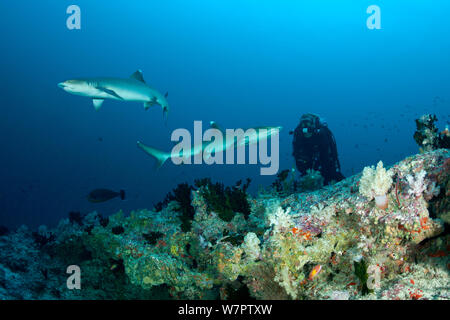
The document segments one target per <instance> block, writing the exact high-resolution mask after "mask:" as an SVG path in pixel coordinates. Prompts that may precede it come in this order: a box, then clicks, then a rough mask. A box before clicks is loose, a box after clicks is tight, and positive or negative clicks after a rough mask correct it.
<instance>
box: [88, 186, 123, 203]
mask: <svg viewBox="0 0 450 320" xmlns="http://www.w3.org/2000/svg"><path fill="white" fill-rule="evenodd" d="M117 197H120V199H122V200H125V191H123V190H120V191H119V192H115V191H112V190H108V189H95V190H93V191H91V192H90V193H89V194H88V196H87V199H88V200H89V201H90V202H94V203H98V202H105V201H108V200H111V199H114V198H117Z"/></svg>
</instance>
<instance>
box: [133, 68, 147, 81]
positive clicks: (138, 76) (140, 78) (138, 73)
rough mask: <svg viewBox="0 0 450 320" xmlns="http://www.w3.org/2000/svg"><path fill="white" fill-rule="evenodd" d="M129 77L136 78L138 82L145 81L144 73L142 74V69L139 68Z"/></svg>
mask: <svg viewBox="0 0 450 320" xmlns="http://www.w3.org/2000/svg"><path fill="white" fill-rule="evenodd" d="M130 78H133V79H136V80H138V81H140V82H143V83H145V80H144V75H143V74H142V70H140V69H139V70H137V71H136V72H135V73H133V74H132V75H131V77H130Z"/></svg>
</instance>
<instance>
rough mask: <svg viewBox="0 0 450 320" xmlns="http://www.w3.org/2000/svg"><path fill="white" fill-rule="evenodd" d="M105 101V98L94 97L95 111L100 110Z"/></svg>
mask: <svg viewBox="0 0 450 320" xmlns="http://www.w3.org/2000/svg"><path fill="white" fill-rule="evenodd" d="M104 101H105V100H104V99H92V103H93V104H94V108H95V111H98V110H99V109H100V108H101V106H102V104H103V102H104Z"/></svg>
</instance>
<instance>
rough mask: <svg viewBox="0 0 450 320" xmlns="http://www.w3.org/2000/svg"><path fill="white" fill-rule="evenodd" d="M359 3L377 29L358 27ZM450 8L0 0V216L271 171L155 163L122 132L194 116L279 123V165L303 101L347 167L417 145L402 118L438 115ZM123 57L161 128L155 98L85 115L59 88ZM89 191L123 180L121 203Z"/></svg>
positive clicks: (84, 207) (53, 216)
mask: <svg viewBox="0 0 450 320" xmlns="http://www.w3.org/2000/svg"><path fill="white" fill-rule="evenodd" d="M71 4H76V5H78V6H79V7H80V8H81V14H82V27H81V30H68V29H67V28H66V19H67V17H68V15H67V14H66V8H67V7H68V6H69V5H71ZM372 4H376V5H378V6H380V8H381V26H382V29H381V30H369V29H368V28H367V27H366V19H367V17H368V16H369V15H368V14H367V13H366V8H367V7H368V6H369V5H372ZM448 12H450V2H449V1H447V0H435V1H412V0H409V1H401V0H397V1H381V0H371V1H363V0H361V1H354V0H346V1H331V0H329V1H324V0H322V1H319V0H314V1H313V0H309V1H300V0H298V1H292V0H291V1H287V0H282V1H280V0H277V1H275V0H272V1H269V0H253V1H250V0H215V1H207V0H202V1H201V0H190V1H186V0H167V1H154V0H151V1H150V0H147V1H144V0H133V1H123V0H115V1H112V2H111V1H100V0H97V1H87V0H74V1H63V0H60V1H54V0H41V1H23V0H17V1H2V2H0V30H1V44H2V50H1V53H0V55H1V56H0V67H1V74H0V88H1V89H0V90H1V117H0V146H1V148H2V153H1V157H0V164H1V165H0V181H1V184H0V224H3V225H7V226H9V227H17V226H19V225H21V224H27V225H29V226H31V227H36V226H38V225H40V224H47V225H51V226H53V225H55V224H56V223H57V221H59V220H60V219H61V218H63V217H66V216H67V214H68V212H69V211H81V212H83V213H85V212H90V211H93V210H97V211H98V212H100V213H102V214H104V215H109V214H111V213H113V212H116V211H118V210H119V209H123V210H124V211H125V212H130V211H131V210H133V209H138V208H151V207H152V205H153V204H154V203H156V202H158V201H160V200H161V199H162V198H163V197H164V195H165V194H166V193H167V192H168V191H170V190H171V189H172V188H173V187H175V186H176V185H177V184H178V183H180V182H184V181H188V182H192V181H193V179H195V178H199V177H205V176H209V177H212V178H213V179H214V180H219V181H223V182H224V183H226V184H231V183H234V182H235V181H236V180H238V179H241V178H246V177H251V178H252V179H253V182H252V188H251V191H252V192H253V193H255V192H256V190H257V187H258V185H268V184H270V183H271V182H272V181H273V180H274V177H267V176H266V177H261V176H260V175H259V168H260V167H259V166H250V165H240V166H237V165H234V166H207V165H202V166H175V165H173V164H172V163H166V164H165V165H164V166H163V167H162V168H161V169H160V170H159V171H155V170H154V160H153V159H151V158H150V157H149V156H147V155H146V154H144V153H143V152H142V151H141V150H139V149H138V148H137V147H136V141H137V140H141V141H143V142H144V143H146V144H148V145H152V146H156V147H158V148H161V149H164V150H170V148H171V146H172V143H171V142H170V134H171V132H172V131H173V130H174V129H176V128H187V129H192V128H193V121H194V120H203V121H204V122H205V124H206V123H207V122H209V121H210V120H216V121H217V122H219V123H221V124H222V126H223V127H226V128H246V127H252V126H260V125H273V126H275V125H282V126H283V127H284V129H283V131H282V132H281V134H280V145H281V146H280V148H281V149H280V162H281V164H280V169H286V168H291V167H293V166H294V160H293V158H292V156H291V153H292V147H291V143H292V136H290V135H289V134H288V132H289V131H290V130H293V129H294V128H295V127H296V125H297V123H298V119H299V118H300V116H301V115H302V114H303V113H306V112H314V113H318V114H320V115H321V116H322V117H324V118H325V119H326V120H327V122H328V125H329V127H330V129H331V130H332V131H333V132H334V135H335V137H336V141H337V145H338V151H339V157H340V162H341V165H342V170H343V173H344V175H346V176H349V175H352V174H353V173H358V172H359V171H361V170H362V168H363V167H364V166H366V165H372V164H375V163H376V162H377V161H378V160H383V162H384V163H385V164H388V165H390V164H393V163H395V162H396V161H399V160H401V159H403V158H404V157H405V156H408V155H411V154H414V153H417V152H418V148H417V145H416V144H415V142H414V140H413V138H412V135H413V133H414V129H415V123H414V119H415V118H417V117H418V116H420V115H421V114H423V113H435V114H436V115H437V116H438V118H439V119H440V123H439V125H440V126H441V127H442V126H443V125H445V123H446V122H448V121H449V112H448V110H450V109H449V104H450V96H449V94H448V92H449V84H450V59H449V56H450V41H449V34H450V24H449V23H448V17H447V15H448V14H447V13H448ZM136 69H142V70H143V72H144V77H145V79H146V81H147V83H149V84H150V85H151V86H153V87H155V88H156V89H158V90H160V91H161V92H166V91H168V92H169V98H168V100H169V103H170V106H171V112H170V114H169V119H168V123H167V126H165V125H164V122H163V120H162V112H161V108H159V107H155V108H153V109H151V110H148V111H144V108H143V106H142V104H138V103H126V102H118V101H112V100H107V101H105V103H104V105H103V107H102V109H101V110H100V111H99V112H95V110H94V108H93V106H92V103H91V101H90V100H89V99H87V98H83V97H78V96H73V95H70V94H68V93H66V92H64V91H63V90H61V89H60V88H58V87H57V83H59V82H61V81H64V80H67V79H71V78H77V77H94V76H114V77H128V76H129V75H131V74H132V73H133V72H134V71H135V70H136ZM386 139H387V140H386ZM100 140H102V141H100ZM99 187H107V188H110V189H114V190H118V189H121V188H122V189H125V190H126V192H127V200H126V201H121V200H119V199H114V200H112V201H109V202H106V203H102V204H91V203H90V202H88V201H87V200H86V195H87V193H88V192H89V191H91V190H92V189H95V188H99Z"/></svg>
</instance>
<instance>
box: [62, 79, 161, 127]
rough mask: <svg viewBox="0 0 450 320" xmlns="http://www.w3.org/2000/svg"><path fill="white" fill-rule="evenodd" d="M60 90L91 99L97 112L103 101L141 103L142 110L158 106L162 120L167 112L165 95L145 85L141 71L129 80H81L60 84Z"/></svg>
mask: <svg viewBox="0 0 450 320" xmlns="http://www.w3.org/2000/svg"><path fill="white" fill-rule="evenodd" d="M58 86H59V87H60V88H62V89H63V90H64V91H67V92H69V93H71V94H75V95H79V96H83V97H89V98H92V102H93V104H94V107H95V110H97V111H98V110H99V109H100V108H101V106H102V104H103V102H104V101H105V99H113V100H121V101H135V102H143V103H144V108H145V110H147V109H148V108H150V107H152V106H154V105H159V106H161V108H162V110H163V116H164V118H166V117H167V114H168V112H169V104H168V102H167V93H166V94H165V95H162V94H161V93H160V92H158V91H157V90H155V89H153V88H152V87H150V86H149V85H147V84H146V83H145V81H144V77H143V75H142V71H141V70H137V71H136V72H135V73H133V74H132V75H131V77H129V78H124V79H122V78H81V79H73V80H67V81H64V82H61V83H59V84H58Z"/></svg>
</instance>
